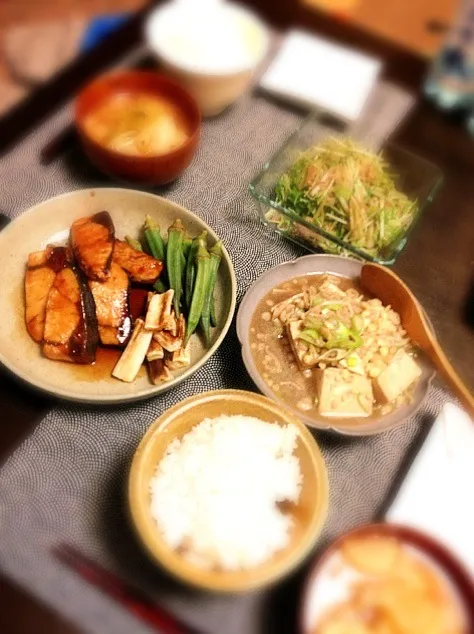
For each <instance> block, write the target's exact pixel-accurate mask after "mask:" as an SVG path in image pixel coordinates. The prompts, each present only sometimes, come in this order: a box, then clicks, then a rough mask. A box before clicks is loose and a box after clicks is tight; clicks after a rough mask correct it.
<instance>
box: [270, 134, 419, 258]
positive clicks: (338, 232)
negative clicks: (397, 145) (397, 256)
mask: <svg viewBox="0 0 474 634" xmlns="http://www.w3.org/2000/svg"><path fill="white" fill-rule="evenodd" d="M275 202H276V203H277V205H279V206H281V207H283V208H284V209H285V210H287V211H289V212H290V213H291V214H293V215H295V216H297V217H298V218H300V219H301V220H303V221H304V222H306V223H308V224H309V225H314V226H315V227H317V228H318V229H320V230H322V231H324V232H325V233H326V234H328V236H329V237H326V236H324V235H321V234H318V233H316V232H312V231H311V229H307V228H306V227H304V226H302V225H298V224H292V223H291V220H289V219H288V218H287V217H286V216H285V215H282V214H281V213H279V212H278V211H277V210H275V209H270V210H269V211H268V212H267V213H266V218H267V220H268V221H269V222H271V223H273V224H276V225H277V226H278V228H279V230H281V231H283V232H289V235H293V233H294V237H298V236H299V237H300V238H303V239H304V240H309V241H310V242H311V243H312V244H313V246H315V247H318V248H321V249H323V250H324V251H326V252H328V253H342V254H347V250H345V249H344V247H343V246H339V245H338V244H337V243H335V242H334V240H333V239H331V238H336V239H337V240H339V241H340V243H344V244H349V245H351V246H352V247H354V248H355V249H356V250H357V251H359V252H362V253H364V254H366V255H367V256H369V258H372V259H373V258H378V257H381V256H382V254H383V253H384V252H385V251H386V250H387V249H389V247H390V246H391V245H392V244H394V243H397V242H398V241H400V239H401V238H402V237H403V236H404V235H405V234H406V232H407V230H408V228H409V227H410V226H411V225H412V224H413V221H414V218H415V217H416V215H417V213H418V209H419V205H418V202H417V201H416V200H415V199H410V198H409V197H408V196H407V195H406V194H405V193H403V192H402V191H400V190H399V188H398V185H397V183H396V179H395V177H394V175H393V174H391V172H390V169H389V165H388V164H387V162H386V161H385V159H384V158H383V156H381V155H378V154H375V153H374V152H371V151H370V150H367V149H366V148H364V147H363V146H362V145H360V144H358V143H355V142H354V141H352V140H351V139H347V138H328V139H326V140H325V141H323V142H322V143H319V144H317V145H315V146H313V147H312V148H310V149H308V150H307V151H305V152H303V153H301V155H300V156H299V157H298V158H297V160H296V161H295V162H294V164H293V165H292V166H291V167H290V169H289V170H288V171H287V172H286V173H284V174H283V175H282V176H281V177H280V179H279V180H278V182H277V184H276V187H275Z"/></svg>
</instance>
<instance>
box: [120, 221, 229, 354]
mask: <svg viewBox="0 0 474 634" xmlns="http://www.w3.org/2000/svg"><path fill="white" fill-rule="evenodd" d="M125 239H126V241H127V242H128V244H129V245H130V246H131V247H133V248H134V249H137V250H139V251H147V252H149V253H150V254H151V255H152V256H153V257H155V258H157V259H158V260H162V261H163V262H165V263H166V270H165V272H164V274H163V275H162V276H161V278H160V279H159V280H158V281H157V282H156V283H155V285H154V288H155V290H156V291H157V292H159V293H163V292H165V291H167V290H168V289H169V288H172V289H173V291H174V298H173V302H174V304H173V307H174V311H175V313H176V315H177V316H179V315H180V314H181V313H183V314H184V317H185V319H186V336H185V344H187V343H188V341H189V338H190V337H191V335H192V334H193V333H194V332H195V331H196V329H197V328H198V327H199V329H200V330H201V332H202V335H203V338H204V341H205V344H206V346H207V347H210V345H211V327H215V326H217V322H216V311H215V300H214V287H215V285H216V279H217V271H218V269H219V265H220V261H221V253H222V242H221V241H220V240H219V241H218V242H216V243H215V244H214V246H212V247H211V248H210V249H208V246H207V231H203V232H202V233H201V234H199V235H198V236H197V237H195V238H190V237H188V236H187V235H186V228H185V226H184V225H183V223H182V221H181V220H180V219H179V218H178V219H177V220H175V221H174V222H173V224H172V225H171V226H170V227H169V228H168V239H167V241H165V240H164V239H163V236H162V235H161V230H160V227H159V225H158V223H157V222H155V220H153V218H151V217H150V216H146V218H145V224H144V226H143V243H142V242H140V240H137V239H136V238H133V237H130V236H126V238H125Z"/></svg>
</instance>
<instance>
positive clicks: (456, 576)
mask: <svg viewBox="0 0 474 634" xmlns="http://www.w3.org/2000/svg"><path fill="white" fill-rule="evenodd" d="M365 535H366V536H368V535H381V536H387V537H395V538H397V539H399V540H400V541H401V542H402V543H403V544H406V545H409V546H411V547H413V548H415V549H416V550H417V551H419V552H420V554H421V555H424V556H426V557H427V558H428V559H429V560H430V561H431V562H432V563H433V564H434V565H435V566H437V567H439V569H440V570H441V572H442V573H444V574H445V575H446V577H447V579H448V581H449V582H450V583H451V584H452V587H453V590H454V592H455V594H456V595H457V597H458V598H459V600H460V602H461V606H462V607H463V608H464V612H465V618H466V619H467V630H466V634H468V632H474V581H473V580H472V578H471V576H470V575H469V573H468V572H467V570H466V569H465V568H464V567H463V565H462V564H461V562H459V561H458V560H457V559H456V557H455V556H454V555H453V554H452V553H451V552H450V551H449V550H448V549H447V548H446V547H445V546H443V545H442V544H441V543H439V542H438V541H437V540H435V539H433V538H432V537H430V536H429V535H426V534H425V533H423V532H421V531H418V530H416V529H414V528H411V527H409V526H402V525H398V524H391V523H388V522H387V523H379V524H365V525H363V526H359V527H357V528H355V529H353V530H351V531H349V532H348V533H344V534H343V535H341V536H340V537H339V538H337V539H336V540H335V541H334V542H333V543H332V544H331V545H330V546H329V547H328V548H327V549H326V550H325V551H324V552H323V554H322V555H321V556H320V557H318V559H317V560H316V561H315V562H314V564H312V566H311V567H310V571H309V573H308V575H307V577H306V581H305V582H304V585H303V591H302V597H301V601H300V608H299V612H298V624H299V628H298V631H299V634H314V631H315V629H314V626H315V615H314V612H315V609H316V607H317V604H318V594H317V592H316V591H315V584H316V581H317V579H318V576H319V574H320V572H321V571H322V569H323V567H324V565H325V563H326V561H327V560H328V558H329V557H330V556H331V555H332V554H333V553H334V552H336V551H337V550H338V549H339V548H340V547H341V545H342V544H343V543H344V542H345V541H346V540H347V539H350V538H352V537H358V536H365ZM420 634H422V633H421V632H420Z"/></svg>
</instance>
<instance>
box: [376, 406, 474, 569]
mask: <svg viewBox="0 0 474 634" xmlns="http://www.w3.org/2000/svg"><path fill="white" fill-rule="evenodd" d="M386 519H387V520H388V521H390V522H394V523H398V524H404V525H406V526H412V527H413V528H418V529H420V530H422V531H423V532H425V533H427V534H431V535H432V536H433V537H434V538H436V539H437V540H438V541H440V542H442V543H444V544H445V545H446V547H447V548H449V549H450V550H451V551H452V552H453V553H454V554H455V555H457V557H458V559H459V560H460V561H461V562H462V563H463V564H464V565H465V567H466V568H467V569H468V570H470V572H471V573H472V574H473V575H474V423H473V422H472V421H471V420H470V418H469V416H468V415H467V414H466V413H465V412H464V411H462V410H461V409H459V408H458V407H456V406H455V405H453V404H452V403H447V404H446V405H445V406H444V407H443V409H442V411H441V413H440V415H439V416H438V418H437V419H436V421H435V423H434V425H433V427H432V429H431V431H430V433H429V434H428V437H427V439H426V441H425V442H424V444H423V446H422V448H421V449H420V451H419V453H418V455H417V457H416V458H415V461H414V463H413V465H412V466H411V468H410V470H409V472H408V475H407V476H406V478H405V480H404V482H403V484H402V486H401V488H400V491H399V492H398V494H397V497H396V499H395V501H394V503H393V504H392V506H391V508H390V510H389V511H388V513H387V517H386Z"/></svg>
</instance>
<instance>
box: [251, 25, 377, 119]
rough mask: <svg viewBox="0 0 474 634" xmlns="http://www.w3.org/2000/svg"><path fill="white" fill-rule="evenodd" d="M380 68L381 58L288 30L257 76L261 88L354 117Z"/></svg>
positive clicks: (330, 111) (358, 112)
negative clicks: (274, 53)
mask: <svg viewBox="0 0 474 634" xmlns="http://www.w3.org/2000/svg"><path fill="white" fill-rule="evenodd" d="M380 68H381V62H380V60H378V59H376V58H373V57H369V56H368V55H364V54H362V53H359V52H358V51H356V50H354V49H351V48H348V47H346V46H342V45H340V44H337V43H336V42H331V41H330V40H325V39H323V38H320V37H315V36H314V35H310V34H308V33H305V32H303V31H299V30H294V31H290V32H289V34H288V35H287V36H286V37H285V39H284V41H283V44H282V45H281V48H280V50H279V51H278V53H277V55H276V57H275V59H274V60H273V62H272V63H271V64H270V66H269V68H268V70H267V71H266V72H265V74H264V75H263V77H262V78H261V80H260V87H261V88H263V89H264V90H266V91H268V92H270V93H272V94H274V95H277V96H278V97H282V98H284V99H287V100H288V101H291V102H293V103H296V104H297V105H300V106H303V107H308V108H314V107H320V108H322V109H323V110H324V111H326V112H329V113H331V114H333V115H335V116H338V117H340V118H342V119H344V120H346V121H355V120H356V119H357V118H358V116H359V115H360V113H361V111H362V108H363V106H364V104H365V102H366V100H367V97H368V96H369V94H370V91H371V90H372V88H373V86H374V84H375V82H376V80H377V77H378V75H379V72H380Z"/></svg>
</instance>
